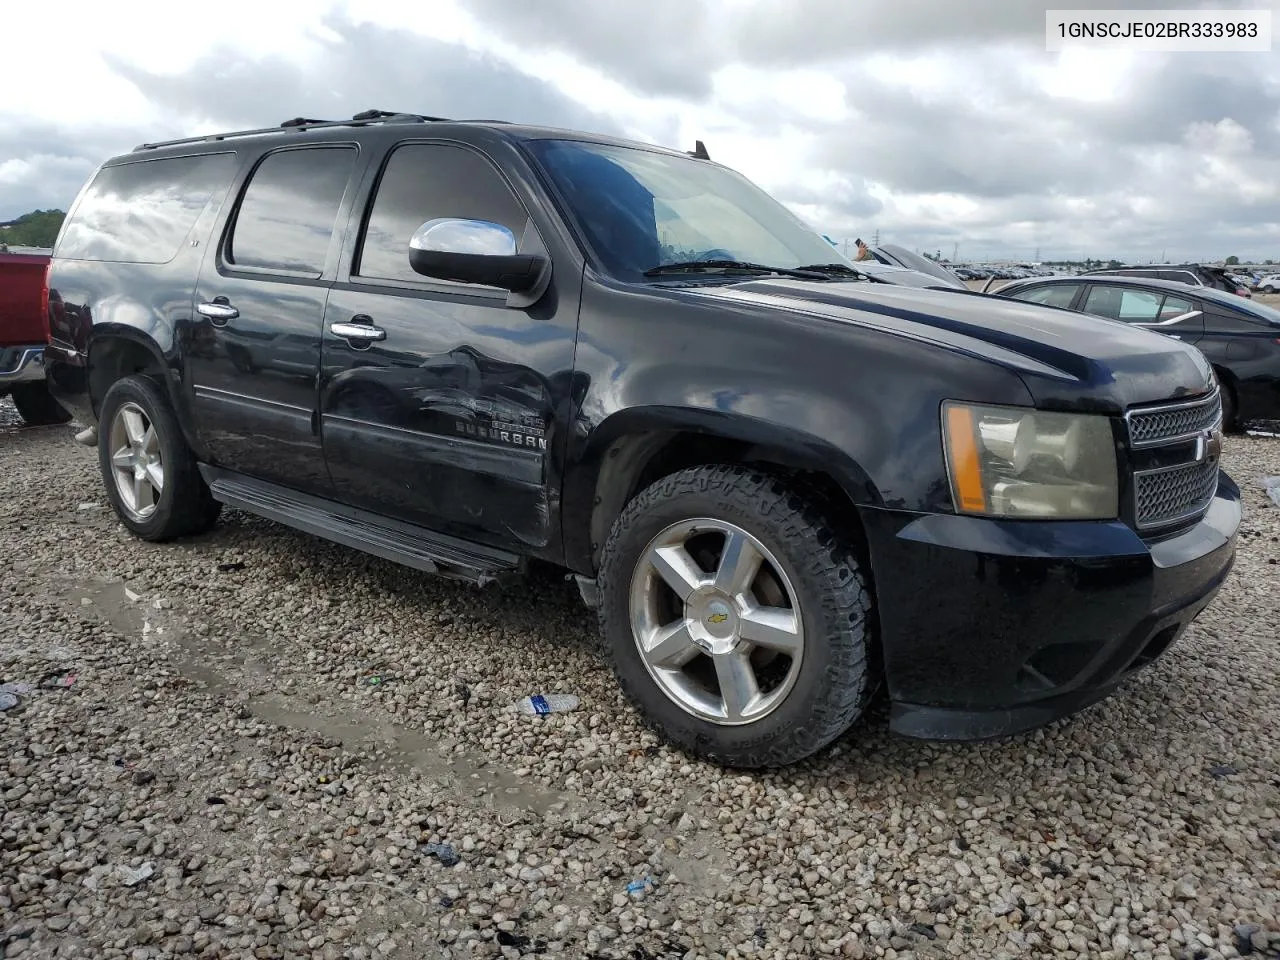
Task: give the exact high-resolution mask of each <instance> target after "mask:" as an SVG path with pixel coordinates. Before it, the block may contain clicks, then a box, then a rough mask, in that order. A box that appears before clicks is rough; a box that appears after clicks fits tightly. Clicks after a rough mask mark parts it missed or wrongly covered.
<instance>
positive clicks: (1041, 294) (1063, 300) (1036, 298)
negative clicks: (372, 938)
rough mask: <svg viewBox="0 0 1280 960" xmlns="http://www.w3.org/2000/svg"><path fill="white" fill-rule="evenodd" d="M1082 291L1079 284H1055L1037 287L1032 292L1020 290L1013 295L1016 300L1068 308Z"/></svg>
mask: <svg viewBox="0 0 1280 960" xmlns="http://www.w3.org/2000/svg"><path fill="white" fill-rule="evenodd" d="M1079 289H1080V284H1078V283H1055V284H1050V285H1049V286H1045V287H1035V288H1034V289H1031V290H1020V291H1018V292H1017V293H1014V294H1012V296H1013V298H1014V299H1016V300H1027V301H1030V302H1031V303H1043V304H1045V305H1046V306H1050V307H1063V308H1068V307H1070V306H1071V302H1072V301H1073V300H1075V298H1076V292H1077V291H1078V290H1079Z"/></svg>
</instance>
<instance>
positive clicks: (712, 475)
mask: <svg viewBox="0 0 1280 960" xmlns="http://www.w3.org/2000/svg"><path fill="white" fill-rule="evenodd" d="M599 581H600V591H601V607H600V626H601V633H602V636H603V639H604V642H605V645H606V646H607V648H608V651H609V654H610V657H611V660H612V662H613V667H614V672H615V674H616V675H617V678H618V681H619V683H620V684H621V686H622V689H623V691H624V692H625V693H626V694H627V696H628V697H629V698H630V699H631V700H632V702H633V703H634V704H635V705H636V706H637V707H638V708H639V710H640V711H641V713H642V714H643V716H644V717H645V718H646V720H647V721H648V722H649V723H650V724H651V725H652V726H653V727H654V728H655V729H657V730H658V732H659V733H660V734H662V735H663V736H664V737H666V738H667V739H668V740H670V741H671V742H673V743H675V744H676V745H678V746H680V747H682V748H683V749H685V750H688V751H689V752H691V753H694V754H696V755H698V756H701V757H703V758H705V759H707V760H711V761H713V762H716V763H721V764H724V765H726V766H730V767H743V768H758V767H771V766H781V765H784V764H789V763H794V762H795V761H798V760H801V759H803V758H804V757H807V756H809V755H810V754H813V753H814V752H816V751H818V750H820V749H821V748H823V747H825V746H827V745H828V744H829V743H831V742H832V741H833V740H835V739H836V738H837V737H838V736H839V735H840V734H842V733H843V732H845V731H846V730H847V729H848V728H849V727H850V726H851V725H852V724H853V722H854V721H855V720H857V718H858V717H859V716H860V715H861V714H862V712H863V710H864V709H865V707H866V705H867V702H868V700H869V698H870V695H871V691H872V689H873V686H874V684H873V683H872V676H871V666H870V622H869V620H870V615H871V606H872V604H871V595H870V592H869V590H868V589H867V586H866V583H865V581H864V578H863V574H862V571H861V568H860V565H859V563H858V560H857V558H856V555H855V553H854V551H853V550H852V548H851V546H850V545H849V543H848V541H847V540H846V539H845V538H844V537H843V536H841V535H840V534H839V533H838V532H837V531H836V530H834V529H833V527H832V526H831V524H830V522H829V521H828V520H827V519H826V518H825V517H824V516H823V515H822V514H821V513H820V512H819V511H818V510H817V509H816V508H815V507H814V505H813V504H812V503H810V502H809V501H807V500H805V499H804V498H802V497H801V496H799V495H798V494H796V493H795V492H794V491H792V490H791V489H790V488H788V487H787V486H786V484H785V483H784V482H783V481H781V480H778V479H775V478H772V477H769V476H766V475H764V474H762V473H759V472H756V471H753V470H749V469H744V468H740V467H733V466H704V467H696V468H693V469H689V470H684V471H681V472H679V473H675V474H672V475H671V476H668V477H665V478H663V479H662V480H660V481H658V482H657V483H656V484H654V485H653V486H651V487H649V488H648V489H646V490H644V491H643V492H641V493H640V494H639V495H638V496H637V497H636V498H635V499H634V500H632V501H631V503H629V504H628V505H627V507H626V508H625V509H624V510H623V512H622V514H621V516H619V518H618V520H617V522H616V523H615V524H614V527H613V531H612V533H611V535H610V537H609V539H608V541H607V543H606V544H605V547H604V550H603V551H602V555H601V563H600V578H599Z"/></svg>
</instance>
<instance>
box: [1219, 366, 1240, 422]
mask: <svg viewBox="0 0 1280 960" xmlns="http://www.w3.org/2000/svg"><path fill="white" fill-rule="evenodd" d="M1219 382H1220V383H1221V390H1222V431H1223V432H1224V433H1240V432H1242V430H1243V427H1242V426H1241V423H1240V412H1239V406H1238V404H1237V403H1236V392H1235V390H1233V389H1232V388H1231V384H1229V383H1226V382H1225V381H1222V380H1221V379H1220V380H1219Z"/></svg>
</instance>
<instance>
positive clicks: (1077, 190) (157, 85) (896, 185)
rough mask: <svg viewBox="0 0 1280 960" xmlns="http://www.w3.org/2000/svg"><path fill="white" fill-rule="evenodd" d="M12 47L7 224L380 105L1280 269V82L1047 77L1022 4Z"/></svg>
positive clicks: (932, 229) (344, 3)
mask: <svg viewBox="0 0 1280 960" xmlns="http://www.w3.org/2000/svg"><path fill="white" fill-rule="evenodd" d="M1129 5H1130V6H1135V7H1143V6H1147V7H1155V8H1161V7H1168V6H1188V5H1191V6H1194V3H1190V4H1188V3H1183V2H1181V0H1165V2H1156V0H1152V2H1150V3H1147V2H1146V0H1130V3H1129ZM1265 5H1266V6H1270V7H1273V8H1276V21H1277V23H1278V24H1280V8H1277V5H1276V4H1275V2H1274V0H1271V2H1268V3H1266V4H1265ZM1246 6H1249V7H1253V6H1257V4H1256V3H1250V4H1246ZM5 29H6V35H7V37H8V39H9V40H10V43H9V44H7V46H6V74H7V76H9V77H18V78H23V79H24V80H25V82H19V83H14V82H9V83H8V84H7V85H6V92H5V100H4V103H3V106H0V218H2V217H6V216H11V215H15V214H18V213H22V212H24V211H25V210H26V209H30V207H31V206H33V205H35V203H36V201H37V200H38V202H39V204H40V205H58V204H66V203H68V202H69V201H70V200H71V198H72V196H73V195H74V190H75V188H76V187H78V186H79V182H80V181H81V180H82V179H83V177H84V176H86V175H87V174H88V172H89V171H90V170H91V169H92V168H93V166H94V165H95V164H96V163H97V162H98V161H100V160H101V159H103V158H104V157H103V153H104V152H109V151H115V150H122V149H127V148H128V147H130V146H132V145H133V144H134V143H136V142H139V141H141V140H144V139H154V138H159V137H164V136H171V135H177V134H181V133H186V132H208V131H211V130H214V129H218V128H221V127H224V126H226V125H230V124H241V123H244V124H246V125H253V124H258V123H278V122H279V121H280V120H282V119H284V118H285V117H289V116H295V115H318V114H317V111H323V112H324V114H323V115H330V116H343V115H350V114H351V113H354V112H355V111H357V110H360V109H365V108H368V107H382V108H396V109H416V110H422V111H424V112H430V113H439V114H443V115H447V116H454V115H475V114H477V113H480V114H485V115H488V116H493V117H504V118H507V119H516V120H519V119H531V120H535V121H546V122H553V123H558V124H571V125H585V126H588V127H589V128H593V129H601V128H608V129H610V130H612V131H614V132H622V133H623V134H625V135H628V136H632V137H635V138H637V139H641V140H647V141H651V142H658V143H663V144H665V145H668V146H676V147H680V148H682V149H692V147H693V141H694V140H695V139H702V140H704V141H705V142H706V143H707V146H708V148H709V150H710V152H711V155H712V156H713V157H714V158H715V159H716V160H719V161H721V162H724V163H727V164H728V165H730V166H733V167H735V168H737V169H739V170H741V171H742V172H744V173H745V174H746V175H748V176H749V177H751V178H752V179H754V180H756V181H757V182H759V183H760V184H761V185H762V186H764V187H765V188H766V189H768V190H770V191H771V192H773V193H775V194H776V195H778V196H779V197H781V198H782V199H783V200H784V201H785V202H788V203H789V204H791V206H792V207H793V209H795V210H796V211H797V212H798V213H799V214H800V215H802V216H803V217H804V218H805V219H806V220H808V221H809V222H811V223H813V224H814V226H816V227H817V228H818V229H820V230H821V231H822V232H824V233H828V234H831V235H832V236H853V235H859V234H860V235H864V236H869V235H870V234H872V233H873V232H874V231H875V230H877V229H878V230H879V231H880V232H881V235H882V237H883V238H885V239H892V240H895V241H897V242H901V243H904V244H906V245H907V246H912V247H916V248H924V249H929V250H932V249H936V248H941V249H943V250H944V251H947V252H949V250H950V247H951V245H952V244H953V243H957V242H958V243H960V244H961V246H962V250H965V251H969V252H970V253H972V254H973V255H975V256H976V255H997V254H1008V255H1013V256H1021V257H1026V256H1030V255H1031V254H1032V252H1033V251H1034V249H1035V248H1036V247H1041V248H1042V249H1043V252H1044V253H1045V255H1046V256H1050V255H1058V256H1072V255H1078V254H1079V252H1080V251H1088V252H1090V253H1091V254H1092V255H1099V256H1100V255H1107V256H1111V255H1115V256H1127V257H1134V258H1137V257H1144V256H1146V257H1152V256H1158V255H1159V251H1160V250H1161V249H1165V248H1169V249H1170V250H1180V251H1182V254H1181V255H1186V256H1192V255H1195V256H1217V255H1223V254H1226V253H1236V254H1238V255H1241V256H1270V257H1280V234H1278V233H1277V231H1278V230H1280V227H1277V226H1276V224H1277V223H1280V169H1278V168H1277V161H1276V160H1274V159H1273V158H1275V157H1278V156H1280V64H1278V63H1277V61H1276V60H1275V58H1274V56H1268V55H1261V54H1260V55H1238V56H1227V57H1223V56H1215V55H1198V54H1176V55H1160V54H1135V53H1126V52H1116V51H1108V52H1105V53H1080V52H1068V53H1063V54H1048V53H1046V52H1045V50H1044V20H1043V11H1042V10H1041V9H1038V8H1036V9H1033V8H1029V7H1028V6H1027V5H1026V4H1025V3H1024V2H1022V0H992V2H991V3H989V4H984V5H982V6H981V7H980V8H966V7H964V6H963V5H959V4H954V3H950V2H947V0H900V2H899V3H898V4H897V5H896V6H894V5H879V6H871V7H868V6H866V5H855V4H849V3H846V2H843V0H792V2H790V3H788V4H782V5H779V4H776V3H766V2H765V0H706V2H704V3H700V4H688V3H686V2H685V0H645V2H644V3H640V2H638V0H635V2H624V0H596V2H594V3H592V4H582V3H580V2H577V0H539V2H536V3H529V2H522V3H510V2H508V0H466V2H464V0H431V2H429V3H428V2H421V3H412V4H407V3H404V2H403V0H272V2H271V3H267V2H264V0H224V2H222V3H220V4H219V5H218V7H217V8H216V10H208V9H204V8H196V7H185V8H184V7H181V6H179V5H175V4H173V3H172V2H171V0H170V2H160V0H130V2H128V3H127V4H126V5H125V6H123V8H122V7H121V6H119V5H115V6H113V5H104V4H101V3H89V2H74V3H63V4H58V5H53V4H42V5H38V4H18V5H15V6H14V9H13V10H6V13H5ZM50 37H56V38H57V42H56V45H51V44H50V42H49V41H48V38H50ZM415 44H416V45H417V46H415ZM51 50H54V51H57V52H56V53H51ZM1153 251H1154V252H1153Z"/></svg>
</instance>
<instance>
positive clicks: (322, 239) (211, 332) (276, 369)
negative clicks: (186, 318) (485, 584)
mask: <svg viewBox="0 0 1280 960" xmlns="http://www.w3.org/2000/svg"><path fill="white" fill-rule="evenodd" d="M358 159H359V152H358V150H357V149H356V147H355V145H354V144H321V145H315V146H307V147H290V148H285V149H279V150H274V151H271V152H269V153H267V154H265V156H263V157H262V158H261V159H260V160H258V161H257V162H256V163H255V164H254V165H253V168H252V170H251V172H250V173H249V176H248V179H247V181H246V182H245V183H244V184H243V185H242V187H241V189H240V190H239V198H238V202H237V203H236V204H235V205H234V206H233V207H232V209H231V210H230V211H229V212H228V214H227V215H226V217H225V218H224V219H223V221H222V222H221V224H220V225H219V228H218V231H217V232H216V233H215V236H218V237H220V242H219V243H218V244H217V247H216V249H215V250H212V251H210V252H209V253H208V254H207V255H206V258H205V262H204V266H203V268H202V270H201V273H200V279H199V282H198V285H197V289H196V295H195V304H194V316H193V325H192V328H191V331H190V334H189V337H190V342H189V346H188V349H187V363H188V376H187V384H188V389H189V390H190V391H191V402H192V405H193V409H194V410H195V412H196V424H197V430H198V432H199V435H200V439H201V440H202V441H203V443H204V444H205V446H206V447H207V448H208V450H209V451H210V453H211V454H212V456H213V459H214V462H215V463H217V464H218V465H219V466H223V467H226V468H228V469H231V470H236V471H239V472H242V473H246V474H249V475H251V476H254V477H259V478H261V479H265V480H271V481H275V482H279V483H283V484H286V485H288V486H292V487H295V488H298V489H300V490H305V491H308V492H313V493H325V492H328V491H329V489H330V483H329V476H328V472H327V470H326V469H325V464H324V453H323V451H322V449H321V445H320V435H319V429H318V419H317V411H316V402H317V378H318V375H319V371H320V338H321V332H322V330H323V323H324V309H325V302H326V300H327V299H328V294H329V287H330V285H331V283H332V278H333V275H334V270H335V269H336V266H337V260H338V255H339V251H340V248H341V236H340V234H339V233H338V231H337V229H336V226H337V224H339V223H341V222H344V220H345V218H342V217H341V216H340V215H341V213H342V212H343V211H344V209H345V208H346V205H348V204H349V202H350V194H351V191H352V187H353V184H354V182H355V177H356V172H357V166H358Z"/></svg>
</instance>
